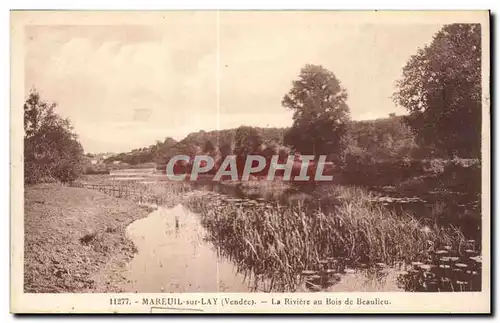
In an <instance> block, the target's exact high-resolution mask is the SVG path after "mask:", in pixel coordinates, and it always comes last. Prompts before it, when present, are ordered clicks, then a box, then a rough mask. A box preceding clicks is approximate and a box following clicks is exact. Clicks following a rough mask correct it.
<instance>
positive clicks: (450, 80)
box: [394, 24, 481, 157]
mask: <svg viewBox="0 0 500 323" xmlns="http://www.w3.org/2000/svg"><path fill="white" fill-rule="evenodd" d="M397 87H398V89H397V91H396V93H395V94H394V101H395V102H396V104H399V105H401V106H403V107H405V108H406V109H407V110H408V111H409V113H410V116H409V118H408V120H409V123H410V125H411V126H412V128H413V129H414V131H415V133H416V134H417V139H418V141H419V143H420V144H421V145H424V146H426V147H428V148H429V153H430V154H431V155H442V156H448V157H452V156H459V157H477V156H479V154H480V149H481V25H479V24H452V25H446V26H444V27H443V28H442V29H441V30H440V31H439V32H438V33H437V34H436V35H435V36H434V38H433V40H432V43H431V44H430V45H428V46H425V47H424V48H423V49H419V50H418V52H417V53H416V54H415V55H413V56H411V57H410V59H409V61H408V63H407V64H406V66H405V67H404V68H403V77H402V79H401V80H399V81H398V82H397Z"/></svg>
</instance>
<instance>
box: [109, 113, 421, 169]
mask: <svg viewBox="0 0 500 323" xmlns="http://www.w3.org/2000/svg"><path fill="white" fill-rule="evenodd" d="M252 128H253V129H255V130H256V131H257V133H259V135H260V137H261V140H262V146H261V150H265V149H268V150H270V151H271V152H274V153H277V152H278V151H279V150H280V149H286V147H285V146H284V142H283V137H284V134H285V132H286V131H287V129H288V128H259V127H252ZM237 130H238V128H234V129H225V130H214V131H203V130H202V131H198V132H193V133H190V134H189V135H187V136H186V137H185V138H184V139H182V140H181V141H176V140H174V139H173V138H170V137H167V138H166V139H165V140H164V141H163V142H160V141H158V142H156V144H154V145H151V146H149V147H144V148H139V149H134V150H132V151H130V152H125V153H120V154H115V155H114V156H112V157H110V158H108V159H107V160H106V162H113V161H115V160H119V161H121V162H125V163H128V164H131V165H136V164H141V163H148V162H154V163H156V164H158V165H164V164H166V163H167V162H168V160H169V159H170V158H171V157H172V156H175V155H181V154H182V155H188V156H193V155H196V154H202V153H208V154H210V155H220V154H223V155H227V154H231V153H232V151H233V150H234V148H235V137H236V132H237ZM347 140H348V141H349V145H348V146H349V147H348V152H349V153H351V154H361V155H363V156H365V157H366V156H369V158H374V159H388V158H394V157H398V156H406V155H408V156H410V155H412V154H414V153H415V149H416V145H415V143H414V137H413V134H412V133H411V131H410V129H409V128H408V126H407V125H406V124H405V121H404V117H403V116H391V117H389V118H383V119H377V120H366V121H352V122H351V124H350V126H349V131H348V136H347Z"/></svg>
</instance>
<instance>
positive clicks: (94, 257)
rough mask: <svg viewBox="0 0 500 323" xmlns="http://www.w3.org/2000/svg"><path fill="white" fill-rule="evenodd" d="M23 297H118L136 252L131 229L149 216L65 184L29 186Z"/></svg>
mask: <svg viewBox="0 0 500 323" xmlns="http://www.w3.org/2000/svg"><path fill="white" fill-rule="evenodd" d="M24 207H25V212H24V233H25V244H24V257H25V259H24V260H25V261H24V264H25V265H24V266H25V267H24V291H25V292H27V293H62V292H64V293H82V292H117V291H119V290H117V287H116V286H118V283H119V282H121V281H122V280H123V279H125V278H124V276H123V275H122V273H121V272H120V271H121V270H122V268H124V267H125V264H126V263H127V262H129V261H130V260H131V258H132V257H133V255H134V253H135V252H136V248H135V246H134V244H133V243H132V241H130V240H129V239H128V238H127V237H126V235H125V229H126V227H127V226H128V225H129V224H130V223H131V222H133V221H135V220H137V219H140V218H143V217H145V216H147V214H148V211H147V210H146V209H144V208H142V207H140V206H139V205H137V204H135V203H134V202H131V201H128V200H125V199H118V198H114V197H112V196H109V195H106V194H104V193H100V192H98V191H93V190H89V189H85V188H77V187H67V186H63V185H60V184H43V185H35V186H28V187H26V189H25V204H24Z"/></svg>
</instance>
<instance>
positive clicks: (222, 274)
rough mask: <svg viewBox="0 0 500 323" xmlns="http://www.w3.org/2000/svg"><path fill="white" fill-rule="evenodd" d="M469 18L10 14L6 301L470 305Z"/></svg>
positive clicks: (481, 150) (473, 110) (477, 25)
mask: <svg viewBox="0 0 500 323" xmlns="http://www.w3.org/2000/svg"><path fill="white" fill-rule="evenodd" d="M489 19H490V18H489V12H488V11H461V12H453V11H449V12H446V11H435V12H422V11H414V12H411V11H406V12H397V11H395V12H384V11H382V12H380V11H379V12H376V11H366V12H363V11H360V12H349V11H347V12H339V11H201V10H200V11H152V12H148V11H146V12H133V11H130V12H112V11H110V12H104V11H95V12H92V11H87V12H78V11H67V12H64V11H52V12H48V11H46V12H44V11H38V12H34V11H12V12H11V37H12V40H11V41H12V50H11V59H12V62H11V64H12V76H11V82H12V85H11V86H12V90H11V91H12V96H13V99H12V106H11V133H12V137H11V146H12V150H11V177H12V182H11V196H12V197H11V198H12V203H13V204H12V205H13V206H12V209H11V221H12V222H11V232H12V240H11V241H12V244H11V246H12V247H11V254H12V267H11V271H12V274H11V275H12V276H11V279H12V284H13V291H12V293H13V294H12V298H13V299H15V298H16V297H17V301H15V303H16V304H17V308H18V309H19V310H20V311H23V308H26V309H29V311H38V310H39V308H38V307H37V306H40V308H46V306H52V308H54V311H66V310H64V309H63V308H68V311H69V312H71V311H72V310H73V311H85V310H83V308H88V311H103V312H106V311H110V312H120V311H125V312H127V311H131V312H141V311H146V309H147V311H150V312H151V311H152V310H153V309H155V308H156V309H159V310H165V311H167V310H172V311H180V312H182V311H183V310H186V311H197V310H200V311H208V312H211V311H212V312H213V311H215V312H223V311H225V310H224V304H227V306H234V308H231V311H233V312H234V311H236V312H238V311H241V312H245V311H256V312H258V311H259V307H260V306H265V311H268V312H269V311H273V310H278V308H280V306H285V310H286V308H288V309H289V310H291V309H292V308H293V307H297V306H298V307H297V309H296V310H300V306H302V305H304V306H306V307H304V310H305V309H306V308H309V307H307V306H310V307H311V308H314V306H317V308H318V309H321V310H325V308H329V311H339V308H340V307H343V306H344V305H346V304H347V305H348V306H347V307H346V308H343V310H345V311H349V310H353V309H355V308H356V306H357V308H358V309H360V308H362V307H363V306H368V308H376V311H382V312H384V311H387V312H389V311H399V310H403V308H407V309H408V310H411V308H412V307H411V299H412V297H420V299H421V302H425V299H426V298H427V299H429V300H430V299H431V298H429V297H435V298H432V299H433V300H434V299H436V300H439V299H442V300H443V301H444V299H445V298H449V297H455V296H454V295H456V297H462V298H460V300H461V301H460V302H459V303H461V304H464V301H465V303H467V300H468V299H469V300H470V303H468V304H469V305H462V306H464V308H463V311H466V312H474V311H481V312H482V311H489V310H490V309H489V297H490V295H489V293H490V271H489V263H490V236H489V234H490V213H489V207H490V187H489V181H490V179H489V177H490V170H489V167H490V164H489V158H490V157H489V140H490V139H489V135H490V129H489V119H490V114H489V113H490V112H489V111H490V106H489V104H490V90H489V89H490V84H489V78H490V74H489V73H490V71H489V66H490V62H489V61H490V53H489V44H490V39H489V28H490V27H489ZM204 293H206V294H204ZM372 293H373V294H372ZM394 293H397V294H394ZM442 293H445V294H442ZM48 294H52V295H50V297H61V298H57V299H60V300H64V301H65V302H66V303H68V304H70V303H71V302H72V301H71V299H70V298H64V297H65V296H64V295H68V296H67V297H69V296H71V297H73V296H74V297H80V300H84V299H87V300H89V301H87V302H91V301H92V300H94V301H95V302H97V299H98V298H99V297H102V299H103V302H102V303H92V304H93V305H92V306H91V305H88V306H87V307H85V306H86V305H81V306H80V307H78V310H76V309H75V307H76V306H77V305H75V304H76V303H78V302H80V301H78V302H77V301H75V304H73V305H68V307H63V306H62V305H60V306H61V307H58V306H59V305H57V306H56V305H55V303H54V302H55V299H56V298H54V300H53V301H50V302H51V304H49V301H46V302H47V303H46V304H45V303H44V305H43V306H42V303H33V302H29V301H27V300H28V298H23V297H34V298H32V299H33V300H34V299H39V298H37V297H38V296H40V297H41V296H42V295H48ZM16 295H17V296H16ZM93 295H96V296H95V297H94V296H93ZM106 295H107V296H106ZM131 295H132V296H131ZM133 295H136V296H133ZM141 295H142V296H141ZM174 295H175V297H174ZM183 295H185V296H189V297H191V296H190V295H198V296H200V295H201V296H200V297H198V296H196V297H195V298H192V299H190V298H182V296H183ZM232 295H238V297H233V298H231V299H230V297H232ZM245 295H247V296H248V297H249V298H246V297H247V296H245ZM252 295H253V296H252ZM260 295H268V296H269V297H270V298H263V297H267V296H260ZM279 295H287V296H283V297H281V296H279ZM350 295H352V296H350ZM370 295H372V296H370ZM398 295H399V296H398ZM429 295H430V296H429ZM440 295H441V296H440ZM450 295H452V296H450ZM467 295H471V296H470V298H468V297H469V296H467ZM271 296H272V297H271ZM47 297H49V296H47ZM225 297H228V298H225ZM252 297H253V298H252ZM259 297H261V298H259ZM315 297H316V298H317V299H316V298H315ZM422 297H423V298H422ZM398 298H399V299H400V301H401V302H402V300H403V299H404V300H405V303H404V304H403V303H398ZM21 299H24V301H21ZM48 299H49V298H46V300H48ZM457 299H458V298H457ZM313 300H314V301H313ZM316 301H318V302H319V301H321V302H320V303H316ZM61 302H62V301H61ZM349 302H351V303H349ZM429 302H430V301H429ZM432 302H434V301H432ZM28 303H29V304H30V305H28ZM453 303H456V302H454V301H451V298H450V301H448V303H447V305H446V306H452V305H453ZM89 304H90V303H89ZM396 304H397V305H396ZM422 304H424V303H422ZM435 304H439V303H435ZM455 305H457V304H455ZM82 306H83V307H82ZM205 306H207V307H205ZM287 306H288V307H287ZM391 306H394V308H391ZM429 306H430V307H429V310H430V311H440V310H442V311H446V309H447V307H446V306H445V305H443V307H441V308H440V307H439V306H438V305H436V306H434V307H433V306H431V305H429ZM384 307H385V309H384ZM56 308H57V309H56ZM450 308H451V307H450ZM99 309H102V310H99ZM279 311H283V308H281V309H279Z"/></svg>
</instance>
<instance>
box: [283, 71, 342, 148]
mask: <svg viewBox="0 0 500 323" xmlns="http://www.w3.org/2000/svg"><path fill="white" fill-rule="evenodd" d="M346 100H347V91H346V90H345V89H344V88H342V87H341V84H340V81H339V80H338V79H337V78H336V76H335V75H334V74H333V73H332V72H330V71H328V70H327V69H325V68H324V67H322V66H319V65H306V66H305V67H304V68H303V69H302V70H301V72H300V75H299V79H298V80H295V81H294V82H293V87H292V89H291V90H290V91H289V92H288V93H287V94H286V95H285V97H284V98H283V101H282V104H283V106H285V107H286V108H288V109H290V110H292V111H293V112H294V114H293V125H292V127H291V128H290V130H289V131H288V132H287V133H286V135H285V144H287V145H289V146H291V147H292V148H294V149H295V150H296V151H298V152H300V153H301V154H305V155H315V156H318V155H323V154H332V153H336V154H338V155H340V153H341V152H342V150H343V137H344V135H345V133H346V131H347V123H348V121H349V107H348V106H347V103H346ZM304 133H307V136H304Z"/></svg>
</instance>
